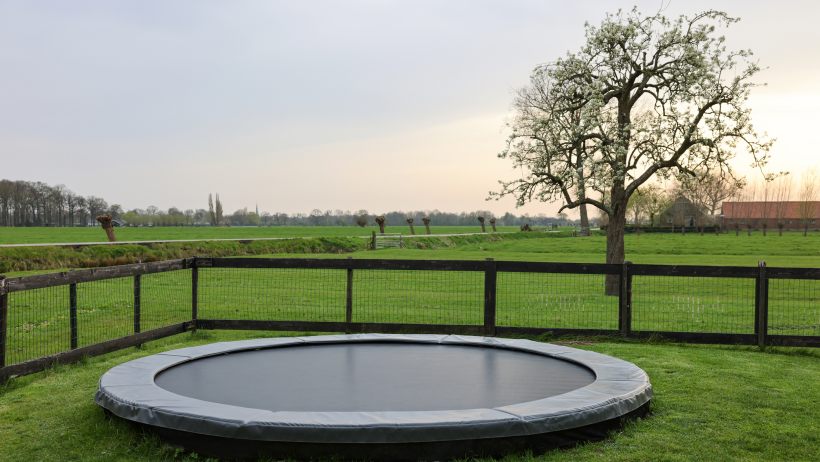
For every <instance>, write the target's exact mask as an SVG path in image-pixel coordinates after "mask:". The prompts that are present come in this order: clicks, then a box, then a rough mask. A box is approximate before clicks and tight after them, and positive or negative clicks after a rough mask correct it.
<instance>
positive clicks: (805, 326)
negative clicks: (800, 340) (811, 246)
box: [768, 279, 820, 336]
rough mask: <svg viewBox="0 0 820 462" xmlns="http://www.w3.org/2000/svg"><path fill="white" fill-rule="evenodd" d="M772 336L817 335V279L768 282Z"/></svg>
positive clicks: (819, 284) (819, 322) (819, 308)
mask: <svg viewBox="0 0 820 462" xmlns="http://www.w3.org/2000/svg"><path fill="white" fill-rule="evenodd" d="M768 292H769V294H768V295H769V300H768V301H769V306H768V308H769V319H768V324H769V325H768V327H769V334H771V335H801V336H820V280H811V279H770V280H769V289H768Z"/></svg>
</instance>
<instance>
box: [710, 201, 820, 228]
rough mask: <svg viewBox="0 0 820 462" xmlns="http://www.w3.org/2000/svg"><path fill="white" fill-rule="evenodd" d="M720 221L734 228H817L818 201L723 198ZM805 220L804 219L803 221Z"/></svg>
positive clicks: (819, 216)
mask: <svg viewBox="0 0 820 462" xmlns="http://www.w3.org/2000/svg"><path fill="white" fill-rule="evenodd" d="M720 215H721V225H722V226H723V227H724V228H733V227H735V226H736V225H739V226H740V227H743V228H746V227H747V225H751V227H752V228H762V227H764V226H765V227H767V228H778V227H779V226H778V223H781V224H782V226H783V229H803V228H804V227H805V225H806V224H808V228H809V229H816V228H817V227H818V224H820V201H811V202H803V201H782V202H724V203H723V205H722V206H721V214H720ZM806 222H807V223H806Z"/></svg>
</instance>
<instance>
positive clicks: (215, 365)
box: [96, 334, 652, 460]
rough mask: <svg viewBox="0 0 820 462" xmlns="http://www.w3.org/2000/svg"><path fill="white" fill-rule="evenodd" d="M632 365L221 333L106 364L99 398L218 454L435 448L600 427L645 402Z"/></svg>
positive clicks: (530, 348) (532, 349)
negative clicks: (225, 337)
mask: <svg viewBox="0 0 820 462" xmlns="http://www.w3.org/2000/svg"><path fill="white" fill-rule="evenodd" d="M651 397H652V387H651V385H650V383H649V379H648V377H647V375H646V373H645V372H644V371H643V370H641V369H640V368H638V367H637V366H635V365H634V364H632V363H629V362H626V361H622V360H620V359H616V358H613V357H610V356H606V355H602V354H599V353H594V352H590V351H584V350H578V349H575V348H569V347H565V346H559V345H551V344H545V343H539V342H533V341H529V340H519V339H500V338H485V337H467V336H455V335H380V334H363V335H330V336H316V337H292V338H273V339H258V340H248V341H239V342H223V343H214V344H210V345H204V346H198V347H192V348H183V349H179V350H173V351H168V352H165V353H160V354H156V355H153V356H147V357H144V358H140V359H136V360H133V361H130V362H127V363H124V364H121V365H119V366H116V367H114V368H112V369H111V370H109V371H108V372H106V373H105V374H104V375H103V376H102V378H101V379H100V386H99V390H98V392H97V395H96V401H97V403H98V404H99V405H100V406H102V407H103V408H105V409H106V410H107V411H109V412H110V413H111V414H113V415H115V416H118V417H121V418H123V419H126V420H129V421H132V422H135V423H138V424H141V425H145V426H148V427H151V428H152V429H153V430H155V431H156V432H158V433H159V434H160V435H161V436H163V437H164V438H166V439H168V440H169V441H170V442H171V443H172V444H177V445H181V446H183V447H185V448H188V449H191V450H194V451H197V452H200V453H203V454H207V455H212V456H217V457H228V458H250V457H256V456H260V455H273V456H282V457H285V456H287V457H295V458H303V459H304V458H315V457H322V456H336V457H342V458H354V459H383V460H407V459H413V460H415V459H446V458H451V457H462V456H465V455H500V454H502V453H506V452H510V451H516V450H521V449H529V450H532V451H534V452H541V451H543V450H546V449H549V448H553V447H557V446H565V445H571V444H574V443H577V442H578V441H582V440H589V439H600V438H602V437H604V436H605V435H606V433H607V432H608V431H609V430H611V429H613V428H616V427H617V426H618V425H619V424H621V423H622V421H623V420H624V419H625V418H628V417H631V416H637V415H642V414H644V413H645V412H646V411H647V410H648V406H649V400H650V399H651Z"/></svg>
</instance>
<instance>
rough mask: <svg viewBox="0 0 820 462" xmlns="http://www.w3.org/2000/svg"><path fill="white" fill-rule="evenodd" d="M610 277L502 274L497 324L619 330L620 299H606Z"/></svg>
mask: <svg viewBox="0 0 820 462" xmlns="http://www.w3.org/2000/svg"><path fill="white" fill-rule="evenodd" d="M605 280H606V276H605V275H603V274H576V273H523V272H515V273H513V272H499V273H498V289H497V301H496V310H497V312H496V323H497V324H498V325H499V326H505V327H506V326H510V327H543V328H556V329H601V330H614V329H617V328H618V297H614V296H611V295H606V293H605V290H604V288H605Z"/></svg>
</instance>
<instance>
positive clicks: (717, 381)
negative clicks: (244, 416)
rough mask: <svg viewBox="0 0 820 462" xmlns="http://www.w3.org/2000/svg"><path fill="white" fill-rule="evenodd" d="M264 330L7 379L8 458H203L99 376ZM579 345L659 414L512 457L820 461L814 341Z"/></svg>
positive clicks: (818, 365) (191, 338)
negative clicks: (105, 403) (111, 402)
mask: <svg viewBox="0 0 820 462" xmlns="http://www.w3.org/2000/svg"><path fill="white" fill-rule="evenodd" d="M261 335H265V333H261V332H260V333H247V332H217V331H213V332H202V331H200V332H199V333H197V334H193V335H192V334H182V335H178V336H175V337H171V338H168V339H164V340H160V341H156V342H151V343H150V344H147V345H145V346H144V347H143V348H142V349H128V350H124V351H121V352H117V353H112V354H108V355H105V356H102V357H98V358H93V359H89V360H87V361H86V362H84V363H82V364H78V365H73V366H63V367H59V368H57V369H55V370H51V371H48V372H46V373H41V374H36V375H34V376H28V377H23V378H18V379H15V380H14V381H12V382H10V384H9V385H6V386H5V387H0V441H2V442H3V444H2V451H0V460H3V461H28V460H31V461H33V460H37V461H66V460H71V461H137V462H139V461H146V462H148V461H166V460H167V461H194V460H202V458H199V457H194V456H192V455H186V454H183V453H180V452H178V451H176V450H175V449H174V448H172V447H169V446H165V445H163V444H162V442H161V441H160V440H158V439H157V438H155V437H153V436H152V435H150V434H145V433H141V432H139V431H136V430H134V429H133V428H131V427H130V426H128V425H125V424H123V423H122V422H118V421H114V420H110V419H108V418H106V417H104V415H103V412H102V411H101V410H100V409H99V408H98V407H97V406H96V405H95V404H94V403H93V400H92V399H93V394H94V391H95V390H96V386H97V381H98V380H99V377H100V375H102V373H103V372H105V371H106V370H107V369H109V368H110V367H113V366H114V365H116V364H119V363H122V362H124V361H127V360H130V359H134V358H137V357H140V356H144V355H148V354H153V353H157V352H160V351H164V350H168V349H172V348H180V347H185V346H191V345H198V344H202V343H208V342H214V341H223V340H235V339H244V338H249V337H256V336H261ZM571 344H572V346H575V347H579V348H584V349H590V350H593V351H597V352H601V353H605V354H610V355H614V356H617V357H620V358H623V359H626V360H628V361H632V362H634V363H636V364H637V365H638V366H639V367H641V368H643V369H644V370H646V372H647V373H648V374H649V376H650V379H651V380H652V384H653V387H654V390H655V398H654V401H653V407H652V415H651V416H650V417H648V418H646V419H643V420H639V421H636V422H634V423H631V424H629V425H627V427H626V428H625V429H624V430H623V431H619V432H617V433H615V434H613V435H612V436H611V437H610V438H609V439H607V440H606V441H603V442H598V443H590V444H586V445H583V446H580V447H578V448H575V449H569V450H557V451H552V452H549V453H547V454H545V455H542V456H531V455H527V454H514V455H511V456H509V457H507V458H505V459H504V460H506V461H508V462H519V461H520V462H527V461H539V462H541V461H543V462H549V461H554V462H560V461H648V460H663V461H699V460H736V461H772V460H789V461H811V460H816V456H817V448H818V446H819V445H820V436H819V434H818V432H817V431H816V430H817V422H818V421H820V406H818V403H820V387H817V386H813V385H812V384H816V383H818V381H820V355H818V352H817V351H816V350H815V351H806V350H794V349H773V350H770V351H767V352H761V351H758V350H756V349H752V348H743V347H719V346H704V345H676V344H664V343H660V344H656V343H629V342H618V341H608V340H592V341H585V342H571Z"/></svg>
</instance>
